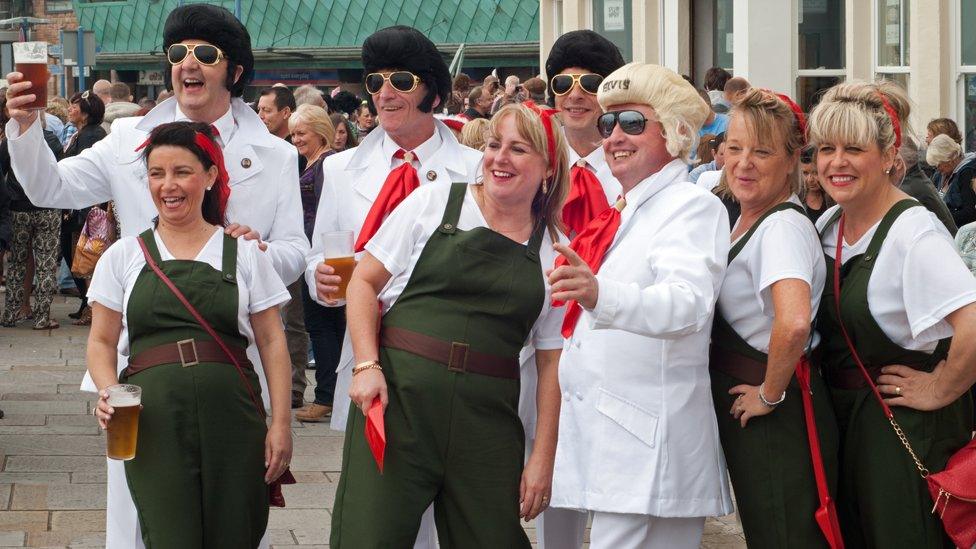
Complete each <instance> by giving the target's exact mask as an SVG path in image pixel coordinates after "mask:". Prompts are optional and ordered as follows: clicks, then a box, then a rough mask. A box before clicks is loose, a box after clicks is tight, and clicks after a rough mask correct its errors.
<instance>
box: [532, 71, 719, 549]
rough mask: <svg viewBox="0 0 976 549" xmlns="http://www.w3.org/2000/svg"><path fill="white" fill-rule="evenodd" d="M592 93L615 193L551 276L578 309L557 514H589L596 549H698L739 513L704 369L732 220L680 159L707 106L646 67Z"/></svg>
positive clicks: (562, 375)
mask: <svg viewBox="0 0 976 549" xmlns="http://www.w3.org/2000/svg"><path fill="white" fill-rule="evenodd" d="M598 100H599V102H600V105H601V106H602V107H603V109H604V110H605V111H606V112H605V113H604V114H603V115H601V116H600V118H599V119H598V127H599V129H600V132H601V134H602V135H603V136H604V138H605V140H604V143H603V150H604V152H605V153H606V158H607V161H608V162H609V164H610V169H611V170H612V171H613V174H614V176H615V177H616V178H617V179H618V180H619V181H620V183H621V186H622V189H623V199H622V200H620V201H618V202H617V204H616V205H615V206H614V210H613V211H612V213H611V214H610V215H606V216H601V217H600V218H598V219H596V220H594V221H593V222H591V223H590V224H589V225H588V226H587V228H586V229H584V231H583V232H582V233H581V235H580V237H578V238H577V239H576V240H575V241H574V245H573V248H574V249H576V250H580V252H581V255H583V256H584V257H580V255H577V254H576V253H575V252H574V251H566V253H565V256H566V261H565V263H566V264H564V265H562V266H557V268H556V269H555V270H554V271H553V272H552V273H551V274H550V282H551V283H552V284H553V299H558V300H567V301H568V300H573V301H569V302H568V303H567V307H569V309H567V315H566V319H567V320H566V322H565V324H564V326H563V328H564V329H563V335H564V336H565V337H566V338H567V339H566V342H565V345H564V347H563V355H562V359H561V361H560V365H559V381H560V387H561V389H562V391H563V401H562V408H561V412H560V418H559V445H558V446H557V447H556V462H555V472H554V476H553V494H552V503H551V505H552V506H555V507H565V508H570V509H578V510H584V511H589V512H591V513H592V517H593V521H592V530H591V533H590V547H591V548H593V549H609V548H614V549H620V548H635V549H636V548H641V549H646V548H668V549H682V548H688V549H691V548H697V547H698V546H699V543H700V541H701V536H702V530H703V528H704V522H705V517H706V516H716V515H724V514H728V513H730V512H731V511H732V502H731V498H730V494H729V488H728V483H727V480H726V472H725V461H724V459H723V456H722V448H721V446H720V444H719V438H718V428H717V424H716V421H715V411H714V408H713V405H712V402H711V392H710V381H709V375H708V340H709V332H710V330H711V325H712V319H713V316H714V312H715V302H716V299H717V297H718V293H719V289H720V286H721V284H722V278H723V276H724V274H725V264H726V256H727V254H728V250H729V224H728V217H727V215H726V212H725V208H724V207H723V206H722V204H721V202H719V200H718V199H717V198H716V197H715V196H713V195H711V194H709V193H706V192H705V191H703V190H701V189H700V188H698V187H696V186H695V185H693V184H691V183H689V182H688V169H687V166H686V164H685V162H684V160H687V158H688V154H689V152H690V150H691V146H692V143H693V142H694V139H695V136H696V135H697V134H698V129H699V127H700V126H701V124H702V123H703V122H704V121H705V118H706V117H707V115H708V110H709V107H708V105H707V104H706V103H705V102H704V101H703V100H702V99H701V98H700V97H699V96H698V93H697V92H696V91H695V89H694V88H693V87H692V86H691V85H690V84H688V83H687V82H685V81H684V80H683V79H682V78H681V77H680V76H679V75H677V74H675V73H674V72H673V71H671V70H669V69H667V68H664V67H660V66H657V65H647V64H642V63H631V64H628V65H625V66H623V67H621V68H620V69H618V70H616V71H614V72H613V73H612V74H610V75H609V76H607V78H606V79H604V81H603V83H602V84H601V86H600V90H599V93H598ZM617 212H619V213H617ZM581 241H583V242H582V243H583V244H586V245H584V246H580V244H581ZM557 265H560V262H557ZM594 272H596V273H597V274H596V275H594V274H593V273H594ZM574 311H575V312H574Z"/></svg>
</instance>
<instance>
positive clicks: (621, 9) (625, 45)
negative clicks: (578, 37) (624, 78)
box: [592, 0, 634, 62]
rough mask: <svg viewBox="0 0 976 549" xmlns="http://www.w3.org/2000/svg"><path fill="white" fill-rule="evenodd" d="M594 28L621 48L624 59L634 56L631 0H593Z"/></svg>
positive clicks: (630, 58) (628, 59)
mask: <svg viewBox="0 0 976 549" xmlns="http://www.w3.org/2000/svg"><path fill="white" fill-rule="evenodd" d="M592 5H593V30H594V31H596V32H598V33H600V34H602V35H603V36H604V37H606V38H607V39H608V40H610V41H611V42H613V43H614V44H616V45H617V47H618V48H620V53H621V55H623V57H624V61H627V62H630V61H632V60H633V58H634V54H633V51H634V48H633V43H634V39H633V32H634V24H633V17H634V11H633V2H632V1H631V0H592Z"/></svg>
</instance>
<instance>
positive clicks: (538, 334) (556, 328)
mask: <svg viewBox="0 0 976 549" xmlns="http://www.w3.org/2000/svg"><path fill="white" fill-rule="evenodd" d="M565 314H566V307H565V306H562V307H553V306H552V300H550V299H549V298H548V296H547V297H546V303H545V304H544V305H543V306H542V313H541V314H539V318H537V319H536V321H535V324H534V325H533V326H532V335H531V336H530V337H531V340H532V345H533V346H534V347H535V348H536V349H539V350H542V351H546V350H553V349H562V348H563V334H562V329H563V316H565Z"/></svg>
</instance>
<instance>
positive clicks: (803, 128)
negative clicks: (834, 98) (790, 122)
mask: <svg viewBox="0 0 976 549" xmlns="http://www.w3.org/2000/svg"><path fill="white" fill-rule="evenodd" d="M773 95H775V96H776V97H778V98H779V99H780V101H782V102H783V103H786V106H788V107H789V108H790V110H791V111H793V117H794V118H796V131H797V132H799V133H800V142H802V143H803V145H804V146H806V144H807V116H806V115H805V114H803V109H801V108H800V106H799V105H797V104H796V101H793V100H792V99H790V96H788V95H786V94H785V93H775V92H773Z"/></svg>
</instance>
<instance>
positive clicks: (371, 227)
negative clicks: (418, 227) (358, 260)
mask: <svg viewBox="0 0 976 549" xmlns="http://www.w3.org/2000/svg"><path fill="white" fill-rule="evenodd" d="M406 155H407V153H406V151H404V150H403V149H400V150H398V151H397V152H396V154H394V155H393V157H394V158H401V159H404V160H406V161H405V162H404V163H403V164H402V165H400V166H399V167H397V168H396V169H394V170H393V171H391V172H390V174H389V175H387V176H386V181H384V182H383V188H382V189H381V190H380V194H379V195H377V197H376V200H374V201H373V206H372V207H371V208H370V209H369V213H368V214H367V215H366V221H364V222H363V226H362V228H361V229H359V238H357V239H356V252H361V251H363V250H364V249H366V243H367V242H369V239H370V238H373V235H374V234H376V231H378V230H379V229H380V225H382V224H383V220H384V219H386V216H387V215H389V214H390V212H392V211H393V209H394V208H396V207H397V206H398V205H399V204H400V203H401V202H403V199H404V198H406V197H407V196H409V195H410V193H412V192H413V191H414V190H416V189H417V187H419V186H420V179H418V178H417V169H416V168H414V167H413V164H412V163H411V160H413V158H411V159H410V160H407V159H406ZM410 155H411V157H412V156H413V153H410Z"/></svg>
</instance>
